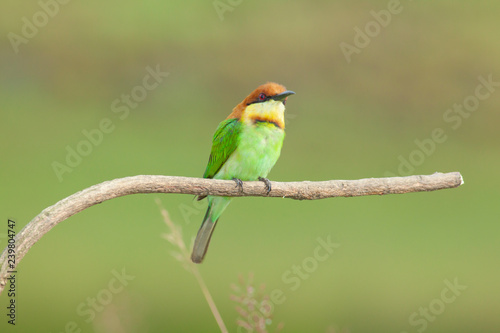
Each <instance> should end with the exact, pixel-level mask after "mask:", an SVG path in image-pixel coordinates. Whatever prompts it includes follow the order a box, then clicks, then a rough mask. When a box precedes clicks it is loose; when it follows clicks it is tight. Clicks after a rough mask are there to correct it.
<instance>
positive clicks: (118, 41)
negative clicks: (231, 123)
mask: <svg viewBox="0 0 500 333" xmlns="http://www.w3.org/2000/svg"><path fill="white" fill-rule="evenodd" d="M42 3H44V4H51V5H52V7H50V6H49V5H47V6H49V7H47V6H45V7H46V9H45V11H52V14H53V15H52V16H53V17H49V15H48V14H43V12H42V14H40V12H41V11H43V10H44V9H43V7H44V6H42V5H41V4H40V3H38V2H37V1H31V0H30V1H22V2H2V4H1V5H0V35H1V36H2V39H1V41H0V43H1V44H0V84H1V90H0V110H1V115H2V117H1V118H2V120H1V122H0V133H1V136H2V140H1V142H0V145H1V157H2V163H1V164H0V170H1V189H2V190H1V191H0V204H1V213H2V221H3V222H2V224H1V226H0V237H1V238H0V242H1V243H0V245H1V247H2V248H4V247H5V245H6V238H5V233H6V230H7V218H11V219H14V220H15V221H16V222H17V225H18V231H19V230H20V229H21V227H22V226H24V225H25V224H27V223H28V222H29V221H30V220H31V219H32V218H33V217H34V216H36V215H37V214H38V213H39V212H40V211H42V210H43V209H44V208H46V207H48V206H50V205H52V204H54V203H56V202H57V201H59V200H61V199H63V198H65V197H67V196H69V195H71V194H73V193H75V192H77V191H79V190H82V189H84V188H87V187H89V186H91V185H94V184H97V183H100V182H103V181H105V180H110V179H114V178H119V177H125V176H132V175H138V174H154V175H156V174H162V175H182V176H193V177H197V176H201V175H202V174H203V171H204V169H205V165H206V162H207V159H208V154H209V151H210V146H211V138H212V134H213V132H214V131H215V128H216V127H217V125H218V123H219V122H220V121H221V120H222V119H224V118H225V117H226V116H227V115H228V114H229V113H230V112H231V109H232V107H234V106H235V105H236V104H237V103H239V102H240V101H241V100H242V99H243V98H244V97H245V96H246V95H247V94H248V93H250V92H251V91H252V90H253V89H255V88H256V87H257V86H258V85H260V84H262V83H265V82H267V81H276V82H279V83H282V84H284V85H286V87H287V88H288V89H291V90H294V91H295V92H296V93H297V94H296V95H295V96H293V97H291V98H290V99H289V101H288V103H287V137H286V140H285V144H284V147H283V150H282V154H281V158H280V160H279V161H278V163H277V165H276V166H275V168H274V169H273V171H272V172H271V174H270V176H269V178H270V179H272V180H276V181H298V180H327V179H358V178H366V177H383V176H385V175H389V174H401V173H405V172H401V170H402V169H401V166H400V165H401V163H402V162H401V161H402V159H404V160H407V161H410V158H412V159H413V161H414V163H413V162H410V163H413V164H412V165H411V172H407V173H412V174H431V173H434V172H436V171H440V172H449V171H460V172H461V173H462V174H463V176H464V179H465V185H463V186H462V187H460V188H458V189H453V190H443V191H437V192H429V193H416V194H406V195H392V196H382V197H377V196H374V197H360V198H349V199H343V198H338V199H326V200H319V201H312V202H299V201H293V200H281V199H264V198H242V199H236V200H234V201H233V203H232V204H231V206H230V207H229V208H228V210H227V211H226V212H225V214H224V215H223V217H222V218H221V220H220V222H219V226H218V228H217V231H216V232H215V235H214V238H213V240H212V244H211V248H210V250H209V253H208V257H207V259H206V261H205V262H204V263H203V265H201V266H200V271H201V274H202V275H203V277H204V279H205V281H206V283H207V285H208V287H209V289H210V291H211V293H212V295H213V297H214V299H215V302H216V304H217V305H218V307H219V310H220V312H221V314H222V317H223V318H224V320H225V322H226V325H227V326H228V328H229V331H231V332H241V331H245V330H238V327H237V325H236V319H237V317H238V313H237V311H236V309H235V306H236V303H235V302H234V301H232V300H231V299H230V294H231V293H232V291H231V289H230V285H231V284H232V283H235V282H237V281H238V275H239V274H243V275H244V276H247V275H248V273H249V272H253V273H254V275H255V283H254V284H255V285H256V286H257V285H259V284H260V283H265V285H266V290H267V291H268V292H270V291H272V290H274V289H280V290H282V291H283V293H284V297H285V298H286V299H285V301H284V302H283V303H282V304H275V306H274V309H273V310H274V311H273V316H274V322H273V323H272V324H271V329H270V331H272V328H273V327H275V326H276V324H277V323H279V322H283V323H284V324H285V328H284V332H423V331H426V332H498V330H499V329H500V317H499V315H498V314H499V310H498V309H499V308H500V299H499V293H500V284H499V283H498V281H499V280H500V265H499V262H500V260H499V256H500V242H499V234H500V226H499V217H500V216H499V215H500V214H499V210H498V208H497V204H498V199H499V195H498V192H499V191H498V186H499V185H500V184H499V181H498V177H497V175H496V173H497V171H498V168H499V166H500V155H499V142H500V135H499V132H498V124H499V121H500V115H499V112H498V110H499V106H500V91H499V87H498V84H497V86H496V87H495V88H494V91H493V92H492V93H491V94H490V96H489V98H485V99H484V100H480V101H479V105H477V106H476V107H474V111H471V112H469V111H465V112H464V113H463V115H460V114H454V113H453V114H452V113H450V112H448V111H447V110H448V109H450V108H452V107H453V105H454V104H458V105H460V104H463V103H464V101H465V100H468V101H469V102H470V101H471V100H473V99H471V98H470V96H474V94H475V91H476V88H477V87H478V86H479V85H480V84H481V83H480V81H479V79H478V78H479V77H483V78H485V79H487V78H488V76H490V75H492V79H493V81H495V82H499V81H500V62H499V61H498V59H500V42H499V39H498V31H499V30H500V21H499V20H498V13H499V11H500V3H499V2H498V1H491V0H490V1H475V2H472V1H471V2H459V3H457V2H453V1H433V2H430V1H429V2H424V1H413V2H412V1H409V0H404V1H403V0H402V1H401V3H400V6H399V7H397V8H398V10H399V12H398V13H397V14H391V17H390V22H388V18H387V16H385V17H384V16H383V14H380V13H381V12H380V11H381V10H385V11H387V8H388V2H387V1H335V2H332V1H293V2H291V1H288V2H286V1H271V2H270V1H234V0H233V1H232V2H228V1H227V0H222V1H215V2H212V1H182V2H181V1H175V2H174V1H159V0H156V1H154V0H146V1H143V2H122V1H114V0H110V1H105V2H102V1H95V0H94V1H92V0H91V1H85V2H82V1H70V2H69V3H67V4H59V5H58V8H56V7H54V6H53V5H54V3H55V2H53V1H52V2H51V1H49V0H42ZM224 4H225V6H226V7H223V6H224ZM216 6H219V7H218V8H219V12H218V11H217V9H216V8H215V7H216ZM47 8H49V9H47ZM56 9H57V11H56ZM372 11H374V12H375V13H379V15H378V16H379V19H380V20H383V19H384V18H385V21H382V22H383V23H384V24H383V25H385V26H382V25H381V24H380V23H377V21H376V20H375V16H377V15H375V16H374V14H373V12H372ZM382 13H387V12H382ZM44 15H45V16H44ZM380 15H382V16H380ZM33 16H35V19H36V20H38V21H36V22H38V25H39V27H38V28H36V29H37V30H38V31H37V32H33V31H30V30H29V28H26V27H25V28H23V27H24V26H25V25H26V24H27V23H26V20H27V21H30V22H33ZM23 17H25V18H26V19H25V20H23ZM44 17H45V18H47V20H46V21H44ZM380 17H381V18H380ZM377 27H378V28H377ZM357 28H359V29H361V30H365V28H368V29H372V30H369V33H370V34H371V35H372V37H370V36H368V37H367V38H364V39H363V37H357V39H355V38H356V37H355V36H356V31H357V30H355V29H357ZM23 29H24V32H25V33H27V34H28V35H29V36H31V35H33V36H31V37H29V38H26V39H24V40H23V42H20V44H18V45H17V46H15V47H14V46H13V44H12V42H11V40H12V38H13V37H12V36H13V35H12V34H9V33H14V34H16V35H17V36H19V37H22V36H23ZM30 34H31V35H30ZM23 38H24V37H23ZM367 39H368V40H367ZM19 40H20V39H17V41H19ZM356 41H357V42H358V45H359V46H361V45H362V44H359V43H362V42H364V43H365V44H367V45H362V46H364V47H359V48H358V50H357V52H356V53H353V54H351V55H350V56H349V57H348V58H349V60H350V61H349V62H348V61H347V58H346V56H345V55H344V53H343V52H342V50H341V45H345V44H342V43H347V44H350V45H353V46H355V45H356V44H355V43H356ZM16 50H17V52H16ZM148 67H149V68H153V69H154V68H159V69H160V70H161V71H163V72H168V76H167V77H165V78H164V79H163V81H162V82H161V83H160V84H159V85H158V86H157V87H156V88H155V89H152V90H151V91H148V92H147V96H145V97H144V100H142V101H140V102H138V103H137V105H136V106H135V107H125V109H128V111H129V113H128V114H127V115H126V113H125V111H124V109H122V111H120V112H114V111H117V109H116V108H113V107H112V104H113V103H114V101H115V100H116V99H120V98H121V96H122V95H127V94H130V93H131V92H132V91H134V90H133V89H135V92H136V94H138V93H140V88H136V87H137V86H141V85H142V84H143V79H144V78H145V77H146V76H147V75H148V70H147V69H146V68H148ZM151 82H154V81H151ZM482 91H483V92H486V91H487V90H485V89H483V90H482ZM141 98H142V97H141ZM124 105H125V104H123V102H120V104H119V106H121V107H124ZM117 106H118V105H115V107H117ZM447 116H448V117H452V116H453V117H454V118H453V121H452V120H450V119H451V118H446V117H447ZM120 117H121V118H120ZM106 118H107V119H110V121H111V123H112V125H113V130H111V131H110V133H104V134H103V137H102V140H100V141H101V142H99V143H98V144H96V145H91V146H90V148H88V147H87V148H88V149H90V151H89V153H88V154H87V156H83V157H82V160H81V161H80V162H79V163H76V164H77V165H76V166H75V167H71V168H70V169H71V172H69V171H68V172H65V173H63V174H62V176H61V178H62V180H61V179H58V177H57V175H56V172H55V171H54V168H53V163H54V162H58V163H61V164H66V162H65V159H66V155H67V154H68V151H67V149H68V147H69V149H77V147H78V145H80V148H81V149H84V148H85V147H83V146H82V145H84V144H83V143H82V142H83V141H85V140H87V139H86V137H85V135H84V134H83V133H84V131H92V130H94V129H96V128H98V127H99V124H100V122H101V121H102V120H103V119H106ZM446 119H448V120H446ZM459 121H460V123H459ZM454 127H455V128H454ZM436 128H441V129H442V130H443V131H444V134H445V135H446V140H444V142H440V143H436V144H435V148H434V151H431V152H428V154H424V153H425V152H421V153H419V151H420V150H421V149H419V148H418V146H417V144H416V143H415V140H420V141H425V140H428V139H430V138H431V133H432V131H433V130H434V129H436ZM426 142H428V141H426ZM82 147H83V148H82ZM428 147H430V146H428ZM429 149H431V148H429ZM398 168H399V169H400V171H398ZM407 168H408V166H407ZM155 198H160V199H161V200H162V203H163V206H164V207H165V208H166V209H167V210H168V211H169V212H170V215H171V217H172V220H173V221H174V222H176V223H177V224H178V225H180V226H181V227H182V230H183V233H184V238H185V240H186V242H188V243H189V242H190V240H191V238H192V237H194V235H195V234H196V232H197V230H198V228H199V224H200V223H201V219H202V217H203V214H204V211H205V206H203V205H202V206H196V203H195V202H194V201H193V197H192V196H187V195H133V196H128V197H123V198H118V199H114V200H111V201H108V202H105V203H103V204H101V205H98V206H94V207H92V208H90V209H88V210H85V211H83V212H81V213H79V214H77V215H75V216H73V217H71V218H69V219H68V220H67V221H65V222H63V223H61V224H60V225H58V226H57V227H56V228H55V229H53V230H52V231H51V232H49V233H48V234H47V235H46V236H44V237H43V238H42V239H41V241H39V242H38V243H37V244H36V245H35V246H34V247H33V248H32V249H31V251H30V252H29V253H28V255H27V256H26V257H25V258H24V259H23V261H22V262H21V264H20V265H19V267H18V270H19V273H18V282H17V283H18V285H17V289H18V296H17V303H18V307H17V325H16V326H15V327H12V326H11V325H8V324H7V317H6V316H5V314H6V309H5V307H6V305H7V302H8V301H9V298H8V297H7V293H6V292H4V293H3V294H2V295H1V297H0V305H1V309H2V310H0V313H1V316H0V318H2V319H1V322H0V330H1V331H2V332H4V331H5V332H7V331H14V330H17V331H20V332H71V331H74V332H79V330H81V332H146V331H147V332H160V331H162V332H181V331H182V332H217V331H218V327H217V325H216V323H215V320H214V318H213V316H212V315H211V313H210V311H209V308H208V306H207V304H206V302H205V300H204V298H203V295H202V293H201V291H200V289H199V287H198V286H197V284H196V280H195V279H194V277H193V276H192V275H191V274H189V273H188V272H187V271H186V270H184V269H183V268H182V265H181V264H180V263H179V262H178V261H176V260H175V259H174V258H173V257H172V256H171V254H170V252H171V251H174V250H175V247H174V246H172V245H171V244H170V243H168V242H167V241H166V240H165V239H163V238H161V234H162V233H165V232H166V231H167V228H166V226H165V224H164V222H163V220H162V218H161V215H160V212H159V209H158V207H157V205H156V204H155V202H154V199H155ZM205 205H206V203H205ZM200 207H201V208H200ZM318 237H321V238H323V239H326V238H327V237H331V239H332V240H333V241H335V242H337V243H338V244H340V247H339V248H338V249H335V250H334V251H333V253H332V254H331V255H329V257H328V259H327V260H325V261H320V262H316V263H317V265H314V260H312V259H311V257H312V256H313V255H314V250H315V248H316V247H317V246H318V241H317V238H318ZM303 264H305V265H306V268H308V269H309V270H310V271H311V272H310V273H308V275H307V278H299V286H298V288H297V289H296V290H292V287H293V286H295V284H292V283H290V281H289V280H287V278H286V277H289V278H290V277H292V276H293V277H294V278H295V279H297V278H298V276H299V275H297V274H294V273H293V272H292V269H293V267H294V266H298V267H302V265H303ZM308 265H312V266H308ZM311 267H312V268H311ZM122 269H124V270H125V272H126V274H127V275H129V276H133V277H134V278H133V280H130V281H127V285H126V286H124V287H123V288H122V289H123V290H121V291H120V292H117V293H113V294H111V298H109V297H108V296H109V295H110V293H109V292H106V290H109V284H110V283H111V282H113V281H114V280H113V279H114V275H113V272H122ZM290 272H292V273H290ZM455 279H457V281H458V283H459V284H460V285H463V286H466V287H467V288H466V289H465V290H462V291H459V292H458V293H460V294H459V295H458V296H457V297H456V298H455V299H454V301H452V302H449V303H446V302H443V298H442V297H443V296H442V294H443V292H444V293H445V295H448V296H450V295H452V294H446V290H445V289H446V288H447V284H446V282H445V281H449V282H451V283H453V281H454V280H455ZM295 281H297V280H295ZM96 297H97V299H99V297H100V300H101V303H100V304H97V305H98V309H99V310H98V311H95V314H96V316H95V318H94V319H93V320H88V321H87V320H86V319H88V318H89V317H90V315H88V313H87V314H86V315H82V314H81V312H80V313H79V312H78V309H80V310H82V309H87V310H88V309H89V307H88V306H87V305H86V304H87V302H88V299H89V298H90V299H91V298H96ZM446 299H448V298H446ZM103 303H104V304H103ZM82 304H83V305H82ZM101 305H102V307H101ZM429 307H430V310H429V315H428V317H426V316H425V315H423V314H422V312H420V311H425V308H429ZM426 318H428V319H426ZM68 323H70V324H69V326H68ZM71 323H74V324H71ZM72 325H74V326H72Z"/></svg>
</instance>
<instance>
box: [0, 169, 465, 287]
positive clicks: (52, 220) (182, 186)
mask: <svg viewBox="0 0 500 333" xmlns="http://www.w3.org/2000/svg"><path fill="white" fill-rule="evenodd" d="M271 184H272V191H271V192H270V193H269V194H267V189H266V186H265V184H264V183H263V182H244V183H243V190H240V189H239V188H238V187H236V186H235V183H234V181H231V180H216V179H203V178H189V177H173V176H134V177H126V178H119V179H114V180H110V181H106V182H104V183H101V184H97V185H94V186H91V187H89V188H87V189H85V190H82V191H80V192H77V193H75V194H73V195H71V196H69V197H67V198H65V199H63V200H61V201H59V202H58V203H56V204H55V205H53V206H50V207H48V208H46V209H44V210H43V211H42V212H41V213H40V214H38V215H37V216H36V217H35V218H34V219H33V220H31V222H30V223H28V224H27V225H26V226H25V227H24V228H23V229H22V230H21V231H20V232H19V233H18V234H17V236H16V238H15V239H16V248H15V253H16V261H15V263H14V264H13V265H12V266H11V265H10V263H9V262H8V260H7V255H8V248H5V249H4V251H3V252H2V255H1V256H0V266H1V268H0V293H1V292H2V291H3V289H4V287H5V284H6V282H7V279H8V277H9V275H10V273H9V271H13V270H15V267H16V266H17V264H19V262H20V261H21V259H22V258H23V257H24V256H25V254H26V253H27V252H28V250H29V249H30V248H31V247H32V246H33V245H34V244H35V243H36V242H37V241H38V240H39V239H40V238H42V236H43V235H45V234H46V233H47V232H49V231H50V229H52V228H53V227H55V226H56V225H57V224H58V223H60V222H62V221H64V220H65V219H67V218H68V217H70V216H72V215H74V214H76V213H78V212H80V211H82V210H84V209H86V208H89V207H91V206H93V205H96V204H99V203H101V202H103V201H106V200H110V199H113V198H117V197H121V196H125V195H129V194H136V193H182V194H192V195H203V196H205V195H217V196H230V197H244V196H260V197H282V198H291V199H296V200H316V199H324V198H332V197H356V196H363V195H383V194H401V193H409V192H422V191H435V190H441V189H445V188H454V187H458V186H460V185H462V184H463V180H462V176H461V175H460V173H459V172H451V173H445V174H443V173H435V174H432V175H428V176H409V177H393V178H368V179H359V180H329V181H317V182H312V181H303V182H287V183H281V182H272V183H271Z"/></svg>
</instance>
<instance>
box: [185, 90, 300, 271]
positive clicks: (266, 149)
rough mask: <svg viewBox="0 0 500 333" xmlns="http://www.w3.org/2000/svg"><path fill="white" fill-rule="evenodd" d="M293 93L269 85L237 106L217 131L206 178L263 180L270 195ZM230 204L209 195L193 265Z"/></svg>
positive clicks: (202, 256)
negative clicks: (288, 103)
mask: <svg viewBox="0 0 500 333" xmlns="http://www.w3.org/2000/svg"><path fill="white" fill-rule="evenodd" d="M293 94H295V93H294V92H293V91H289V90H286V88H285V87H284V86H282V85H280V84H277V83H273V82H269V83H266V84H263V85H261V86H259V87H258V88H257V89H255V90H254V91H253V92H252V93H251V94H250V95H248V96H247V97H246V98H245V99H244V100H243V102H241V103H240V104H238V105H236V107H235V108H234V109H233V112H232V113H231V114H230V115H229V116H228V117H227V118H226V119H225V120H224V121H222V122H221V123H220V124H219V126H218V127H217V130H216V131H215V134H214V137H213V141H212V151H211V153H210V158H209V160H208V165H207V168H206V170H205V174H204V175H203V178H214V179H229V180H231V179H232V180H234V181H236V184H237V186H239V187H241V186H242V180H249V181H255V180H261V181H263V182H265V184H266V187H267V190H268V193H269V192H270V191H271V183H270V182H269V180H268V179H267V178H266V177H267V174H268V173H269V171H271V169H272V167H273V166H274V164H275V163H276V161H277V160H278V158H279V156H280V152H281V146H282V145H283V139H284V138H285V103H286V100H287V97H288V96H290V95H293ZM203 198H204V197H199V198H198V200H201V199H203ZM230 202H231V198H230V197H216V196H208V209H207V213H206V214H205V218H204V219H203V223H202V224H201V228H200V230H199V231H198V235H197V236H196V240H195V242H194V247H193V253H192V255H191V260H192V261H193V262H195V263H201V262H202V261H203V258H204V257H205V254H206V252H207V248H208V244H209V243H210V238H211V237H212V233H213V231H214V228H215V225H216V223H217V221H218V220H219V217H220V216H221V214H222V212H223V211H224V210H225V209H226V207H227V206H228V205H229V203H230Z"/></svg>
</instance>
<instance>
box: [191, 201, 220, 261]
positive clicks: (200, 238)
mask: <svg viewBox="0 0 500 333" xmlns="http://www.w3.org/2000/svg"><path fill="white" fill-rule="evenodd" d="M211 208H212V207H209V208H208V209H207V213H206V214H205V218H204V219H203V223H202V224H201V227H200V230H199V231H198V235H196V240H195V241H194V246H193V253H192V254H191V260H192V261H193V262H194V263H195V264H200V263H201V262H202V261H203V258H205V254H206V253H207V249H208V245H209V244H210V238H212V233H213V232H214V229H215V225H216V224H217V221H218V219H217V220H215V221H212V219H211V211H212V209H211Z"/></svg>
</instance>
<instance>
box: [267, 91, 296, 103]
mask: <svg viewBox="0 0 500 333" xmlns="http://www.w3.org/2000/svg"><path fill="white" fill-rule="evenodd" d="M290 95H295V93H294V92H293V91H290V90H287V91H284V92H282V93H281V94H278V95H274V96H272V97H271V99H274V100H275V101H282V102H283V101H284V100H285V98H287V97H288V96H290Z"/></svg>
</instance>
